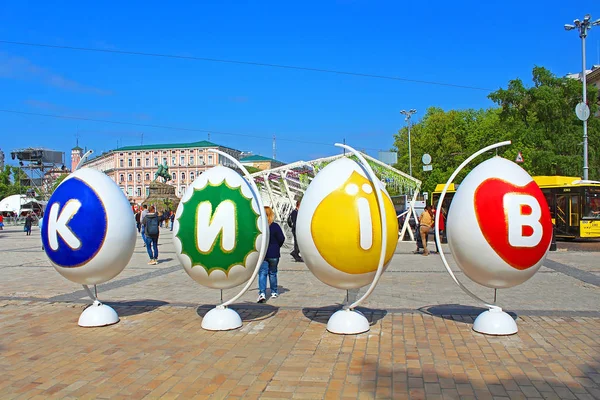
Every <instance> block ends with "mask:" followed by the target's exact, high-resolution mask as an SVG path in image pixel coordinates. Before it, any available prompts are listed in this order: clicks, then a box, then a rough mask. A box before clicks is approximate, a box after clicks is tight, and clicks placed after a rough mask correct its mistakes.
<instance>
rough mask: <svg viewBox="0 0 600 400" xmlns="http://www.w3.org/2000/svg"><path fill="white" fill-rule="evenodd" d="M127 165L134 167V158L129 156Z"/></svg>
mask: <svg viewBox="0 0 600 400" xmlns="http://www.w3.org/2000/svg"><path fill="white" fill-rule="evenodd" d="M127 165H129V166H130V167H133V159H131V158H128V159H127Z"/></svg>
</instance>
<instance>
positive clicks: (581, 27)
mask: <svg viewBox="0 0 600 400" xmlns="http://www.w3.org/2000/svg"><path fill="white" fill-rule="evenodd" d="M591 19H592V17H591V16H590V14H586V16H585V17H583V21H580V20H578V19H576V20H575V21H573V25H571V24H565V30H567V31H570V30H573V29H577V30H578V31H579V37H580V38H581V58H582V65H583V69H582V71H581V80H582V82H583V103H584V104H586V105H587V82H586V76H585V75H586V74H585V72H586V68H585V38H586V37H587V34H588V30H590V29H591V28H592V26H597V25H600V19H597V20H596V21H594V22H591V21H590V20H591ZM588 169H589V166H588V134H587V118H585V119H584V120H583V179H584V180H587V179H588Z"/></svg>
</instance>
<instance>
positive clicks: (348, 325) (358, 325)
mask: <svg viewBox="0 0 600 400" xmlns="http://www.w3.org/2000/svg"><path fill="white" fill-rule="evenodd" d="M369 329H371V328H370V325H369V321H368V320H367V318H366V317H365V316H364V315H363V313H361V312H360V311H356V310H351V309H343V310H338V311H336V312H335V313H333V315H332V316H331V317H330V318H329V321H327V330H328V331H329V332H331V333H337V334H339V335H356V334H359V333H364V332H368V331H369Z"/></svg>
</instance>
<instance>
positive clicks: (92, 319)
mask: <svg viewBox="0 0 600 400" xmlns="http://www.w3.org/2000/svg"><path fill="white" fill-rule="evenodd" d="M117 322H119V315H117V312H116V311H115V310H113V309H112V308H111V307H109V306H107V305H106V304H102V303H100V302H99V301H98V300H95V301H94V304H92V305H91V306H89V307H88V308H86V309H85V310H83V312H82V313H81V315H80V316H79V322H78V324H79V326H83V327H84V328H93V327H98V326H107V325H113V324H116V323H117Z"/></svg>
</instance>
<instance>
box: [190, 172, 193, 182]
mask: <svg viewBox="0 0 600 400" xmlns="http://www.w3.org/2000/svg"><path fill="white" fill-rule="evenodd" d="M190 181H192V182H193V181H194V171H192V172H190Z"/></svg>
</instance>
